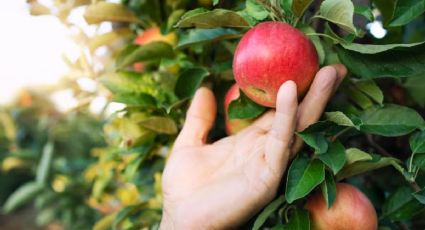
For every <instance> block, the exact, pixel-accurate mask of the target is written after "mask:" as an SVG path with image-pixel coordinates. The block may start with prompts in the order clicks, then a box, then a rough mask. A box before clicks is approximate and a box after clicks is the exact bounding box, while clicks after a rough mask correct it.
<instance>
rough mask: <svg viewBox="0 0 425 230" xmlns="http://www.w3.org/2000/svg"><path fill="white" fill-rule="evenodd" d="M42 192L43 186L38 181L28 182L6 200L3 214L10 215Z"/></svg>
mask: <svg viewBox="0 0 425 230" xmlns="http://www.w3.org/2000/svg"><path fill="white" fill-rule="evenodd" d="M42 190H43V185H42V184H40V183H38V182H36V181H31V182H27V183H25V184H23V185H21V187H19V188H18V189H16V190H15V191H14V192H13V193H12V194H11V195H10V196H9V198H8V199H7V200H6V202H5V204H4V206H3V212H4V213H10V212H12V211H14V210H15V209H17V208H19V207H20V206H22V205H24V204H26V203H27V202H29V201H31V200H32V199H33V198H34V197H35V196H37V195H38V194H39V193H40V192H41V191H42Z"/></svg>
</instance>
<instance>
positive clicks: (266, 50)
mask: <svg viewBox="0 0 425 230" xmlns="http://www.w3.org/2000/svg"><path fill="white" fill-rule="evenodd" d="M318 69H319V61H318V56H317V52H316V49H315V47H314V45H313V43H312V42H311V41H310V40H309V39H308V38H307V37H306V36H305V35H304V34H303V33H302V32H300V31H299V30H297V29H295V28H294V27H292V26H290V25H288V24H286V23H283V22H263V23H260V24H258V25H256V26H255V27H254V28H252V29H250V30H249V31H248V32H247V33H246V34H245V35H244V36H243V37H242V39H241V41H240V42H239V44H238V46H237V48H236V52H235V55H234V58H233V74H234V76H235V80H236V82H237V84H238V86H239V87H240V88H241V89H242V91H243V92H244V93H245V94H246V95H247V96H248V97H249V98H251V100H253V101H255V102H256V103H258V104H260V105H263V106H267V107H275V106H276V96H277V92H278V90H279V87H280V86H281V85H282V84H283V83H284V82H285V81H287V80H292V81H294V82H295V83H296V84H297V90H298V95H299V96H302V95H303V94H304V93H305V92H306V91H307V90H308V88H309V87H310V84H311V82H312V80H313V78H314V76H315V74H316V72H317V71H318Z"/></svg>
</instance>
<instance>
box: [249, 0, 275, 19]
mask: <svg viewBox="0 0 425 230" xmlns="http://www.w3.org/2000/svg"><path fill="white" fill-rule="evenodd" d="M246 12H247V13H248V14H249V15H250V16H251V17H253V18H255V19H256V20H258V21H262V20H264V19H266V18H267V17H268V16H269V12H268V11H267V10H266V9H265V8H264V6H262V5H260V4H258V3H257V2H256V1H255V0H247V1H246Z"/></svg>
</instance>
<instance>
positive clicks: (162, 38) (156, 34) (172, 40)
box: [134, 26, 177, 46]
mask: <svg viewBox="0 0 425 230" xmlns="http://www.w3.org/2000/svg"><path fill="white" fill-rule="evenodd" d="M151 42H166V43H168V44H170V45H172V46H175V45H176V43H177V36H176V34H175V33H174V32H172V33H169V34H165V35H163V34H161V31H160V30H159V28H158V27H156V26H154V27H151V28H148V29H146V30H145V31H143V32H142V33H140V34H139V35H138V36H137V38H136V39H135V40H134V43H135V44H137V45H146V44H148V43H151Z"/></svg>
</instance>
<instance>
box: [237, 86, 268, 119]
mask: <svg viewBox="0 0 425 230" xmlns="http://www.w3.org/2000/svg"><path fill="white" fill-rule="evenodd" d="M264 111H266V108H265V107H263V106H261V105H258V104H256V103H255V102H253V101H252V100H251V99H249V98H248V97H247V96H246V95H245V94H244V93H243V92H242V91H240V96H239V98H238V99H237V100H233V101H232V102H231V103H230V105H229V119H230V120H233V119H251V118H256V117H258V116H260V115H261V114H262V113H263V112H264Z"/></svg>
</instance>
